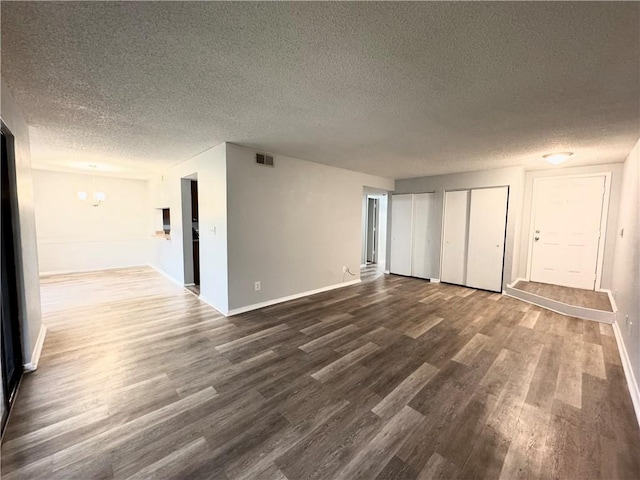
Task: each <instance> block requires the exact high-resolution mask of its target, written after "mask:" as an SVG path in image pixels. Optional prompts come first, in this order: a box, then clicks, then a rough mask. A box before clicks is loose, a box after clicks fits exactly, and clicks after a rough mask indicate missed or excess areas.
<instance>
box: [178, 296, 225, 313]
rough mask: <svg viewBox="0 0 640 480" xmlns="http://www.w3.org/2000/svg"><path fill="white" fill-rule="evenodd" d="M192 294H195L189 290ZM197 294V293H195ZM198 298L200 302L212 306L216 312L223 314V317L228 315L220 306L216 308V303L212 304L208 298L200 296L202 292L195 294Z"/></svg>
mask: <svg viewBox="0 0 640 480" xmlns="http://www.w3.org/2000/svg"><path fill="white" fill-rule="evenodd" d="M187 291H188V290H187ZM191 293H192V294H193V295H196V294H195V293H193V292H191ZM196 296H197V295H196ZM197 297H198V300H200V301H201V302H204V303H206V304H207V305H209V306H210V307H211V308H213V309H214V310H215V311H216V312H218V313H221V314H222V315H224V316H225V317H228V316H229V312H228V311H223V310H221V309H220V308H218V307H217V306H216V305H214V304H213V303H211V301H210V300H207V298H206V297H203V296H202V293H201V294H200V295H199V296H197Z"/></svg>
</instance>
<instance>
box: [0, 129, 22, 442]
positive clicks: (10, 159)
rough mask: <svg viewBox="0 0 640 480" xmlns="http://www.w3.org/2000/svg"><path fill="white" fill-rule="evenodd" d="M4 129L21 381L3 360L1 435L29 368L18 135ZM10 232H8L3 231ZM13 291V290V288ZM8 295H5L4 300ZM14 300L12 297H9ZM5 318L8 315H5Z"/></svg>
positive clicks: (15, 349)
mask: <svg viewBox="0 0 640 480" xmlns="http://www.w3.org/2000/svg"><path fill="white" fill-rule="evenodd" d="M0 131H1V132H2V134H3V136H4V138H5V142H6V148H7V151H6V158H4V159H3V161H4V162H6V166H7V182H8V185H9V194H10V203H11V205H10V207H11V214H10V217H11V218H10V221H11V231H10V232H9V233H10V234H11V237H12V244H13V245H12V247H13V255H14V258H13V263H14V265H13V269H14V272H13V275H14V278H13V279H12V280H14V281H15V284H14V285H13V287H14V288H15V292H14V293H15V297H16V298H15V303H16V304H15V308H16V312H15V314H16V316H15V318H13V320H12V319H9V320H8V322H13V326H12V327H13V328H14V329H15V331H13V332H12V333H13V336H14V338H13V342H14V361H15V363H16V365H15V368H16V370H15V371H16V372H17V373H16V375H17V377H18V378H17V382H16V385H15V389H13V390H10V389H9V388H8V387H9V384H8V382H9V380H10V379H9V378H5V376H4V369H5V368H7V366H6V365H4V363H2V362H0V363H2V372H0V373H2V378H1V379H0V381H1V382H2V397H3V398H0V402H2V403H3V407H4V408H3V414H2V417H1V418H0V437H1V436H2V435H3V434H4V430H5V427H6V424H7V421H8V419H9V415H10V413H11V409H12V407H13V404H14V403H15V398H16V395H17V393H18V390H19V388H20V384H21V382H22V377H23V374H24V371H25V365H24V345H23V341H22V340H23V333H24V331H23V320H24V319H23V314H24V310H23V304H22V299H23V298H24V291H23V289H24V285H23V278H22V277H23V271H22V264H21V262H20V252H21V243H20V212H19V210H18V188H17V187H18V185H17V179H16V159H15V136H14V135H13V133H12V132H11V130H9V128H8V127H7V125H6V124H5V123H4V122H3V121H0ZM3 233H6V232H3ZM8 285H9V284H7V285H3V288H9V287H8ZM9 293H10V292H9ZM2 295H3V294H2V292H0V297H2ZM4 300H5V299H3V301H4ZM9 301H11V300H9ZM3 320H4V319H3Z"/></svg>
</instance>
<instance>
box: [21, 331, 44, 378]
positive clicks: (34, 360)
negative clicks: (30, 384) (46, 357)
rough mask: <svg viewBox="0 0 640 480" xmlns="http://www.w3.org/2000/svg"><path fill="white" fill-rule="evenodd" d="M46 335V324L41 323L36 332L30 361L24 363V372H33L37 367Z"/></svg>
mask: <svg viewBox="0 0 640 480" xmlns="http://www.w3.org/2000/svg"><path fill="white" fill-rule="evenodd" d="M46 336H47V326H46V325H45V324H44V323H43V324H42V325H40V332H38V338H37V339H36V344H35V345H34V347H33V352H32V353H31V361H30V362H29V363H25V364H24V371H25V372H33V371H35V370H36V369H37V368H38V362H39V361H40V354H41V353H42V346H43V345H44V337H46Z"/></svg>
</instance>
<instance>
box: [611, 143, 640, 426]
mask: <svg viewBox="0 0 640 480" xmlns="http://www.w3.org/2000/svg"><path fill="white" fill-rule="evenodd" d="M619 205H620V207H619V209H618V223H617V228H616V231H615V237H616V240H615V249H614V255H613V256H614V258H613V275H612V284H611V287H612V291H613V296H614V299H615V301H616V306H617V307H618V312H617V314H616V324H617V325H618V327H619V329H620V333H621V336H622V340H623V342H624V346H625V349H626V351H627V354H628V356H629V360H630V363H631V368H632V370H633V375H634V377H635V380H636V382H635V383H636V388H637V385H638V383H640V218H639V217H640V209H639V206H640V141H639V142H638V143H636V145H635V147H634V148H633V150H632V151H631V153H630V154H629V157H628V158H627V160H626V161H625V163H624V166H623V172H622V185H621V194H620V203H619ZM622 229H624V236H621V231H622ZM639 408H640V405H636V411H637V412H639V413H640V410H639Z"/></svg>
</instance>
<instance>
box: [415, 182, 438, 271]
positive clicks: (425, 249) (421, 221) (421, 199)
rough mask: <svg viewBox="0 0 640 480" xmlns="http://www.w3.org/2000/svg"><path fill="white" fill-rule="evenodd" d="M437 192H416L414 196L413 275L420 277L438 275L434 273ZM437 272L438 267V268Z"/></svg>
mask: <svg viewBox="0 0 640 480" xmlns="http://www.w3.org/2000/svg"><path fill="white" fill-rule="evenodd" d="M435 196H436V194H435V193H416V194H415V195H414V196H413V236H412V244H411V251H412V255H411V275H412V276H414V277H418V278H432V277H437V273H435V274H434V268H433V265H434V262H433V250H434V246H435V245H437V242H434V239H433V238H432V237H433V232H434V231H436V229H435V228H433V225H431V223H430V222H433V217H434V215H433V209H434V201H435ZM436 272H437V269H436Z"/></svg>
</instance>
